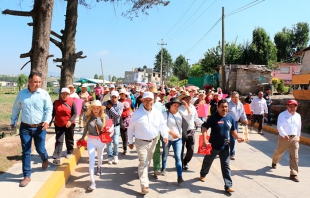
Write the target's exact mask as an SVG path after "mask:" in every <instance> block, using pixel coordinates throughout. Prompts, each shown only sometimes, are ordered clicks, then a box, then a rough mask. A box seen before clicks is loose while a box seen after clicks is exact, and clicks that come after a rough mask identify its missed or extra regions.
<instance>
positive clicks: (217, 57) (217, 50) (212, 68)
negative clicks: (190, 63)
mask: <svg viewBox="0 0 310 198" xmlns="http://www.w3.org/2000/svg"><path fill="white" fill-rule="evenodd" d="M221 56H222V52H221V46H220V43H219V44H218V45H217V46H216V47H213V48H211V49H208V51H207V52H206V53H205V54H204V58H203V59H202V60H201V67H202V68H203V70H204V72H205V73H207V74H213V73H215V72H216V71H217V67H218V65H220V64H221Z"/></svg>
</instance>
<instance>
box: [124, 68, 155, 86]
mask: <svg viewBox="0 0 310 198" xmlns="http://www.w3.org/2000/svg"><path fill="white" fill-rule="evenodd" d="M160 79H161V78H160V73H159V72H157V71H155V70H154V69H152V68H147V66H143V68H140V67H139V68H134V69H132V71H125V78H124V81H123V83H124V84H135V83H137V82H144V83H156V84H160Z"/></svg>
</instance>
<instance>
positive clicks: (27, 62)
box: [20, 60, 31, 70]
mask: <svg viewBox="0 0 310 198" xmlns="http://www.w3.org/2000/svg"><path fill="white" fill-rule="evenodd" d="M30 62H31V60H29V61H28V62H27V63H25V64H24V65H23V66H22V68H20V70H22V69H24V67H25V66H26V65H27V64H28V63H30Z"/></svg>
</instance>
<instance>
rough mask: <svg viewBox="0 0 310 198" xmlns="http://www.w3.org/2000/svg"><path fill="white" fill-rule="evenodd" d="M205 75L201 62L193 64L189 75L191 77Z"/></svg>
mask: <svg viewBox="0 0 310 198" xmlns="http://www.w3.org/2000/svg"><path fill="white" fill-rule="evenodd" d="M204 75H205V72H204V70H203V68H202V66H201V65H199V64H196V65H193V66H192V67H191V68H190V69H189V76H190V77H203V76H204Z"/></svg>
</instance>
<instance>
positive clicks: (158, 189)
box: [59, 126, 310, 198]
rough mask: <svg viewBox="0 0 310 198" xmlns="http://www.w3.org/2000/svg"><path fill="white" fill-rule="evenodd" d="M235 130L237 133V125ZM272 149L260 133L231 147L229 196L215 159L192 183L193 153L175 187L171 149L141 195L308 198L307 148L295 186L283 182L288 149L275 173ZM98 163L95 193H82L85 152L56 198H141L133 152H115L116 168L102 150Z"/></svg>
mask: <svg viewBox="0 0 310 198" xmlns="http://www.w3.org/2000/svg"><path fill="white" fill-rule="evenodd" d="M239 127H240V126H239ZM274 127H275V126H274ZM239 130H240V135H242V133H241V131H242V130H241V127H240V129H239ZM199 135H200V132H197V133H196V149H195V153H197V145H198V144H197V142H198V136H199ZM120 141H121V140H120ZM276 146H277V135H274V134H270V133H265V135H263V136H262V135H259V134H257V131H252V132H250V142H249V143H236V160H231V161H230V168H231V172H232V180H233V188H234V189H235V191H236V192H234V193H231V194H229V193H226V192H225V191H224V181H223V178H222V174H221V168H220V162H219V158H216V159H215V160H214V162H213V164H212V167H211V170H210V173H209V174H208V175H207V176H206V182H201V181H199V180H198V178H199V172H200V168H201V165H202V161H203V156H202V155H198V154H194V157H193V159H192V161H191V162H190V163H189V170H187V171H184V172H183V178H184V180H185V182H184V183H182V184H181V185H178V184H177V173H176V169H175V165H174V158H173V151H172V148H171V149H170V154H169V158H168V163H167V175H166V176H158V177H155V176H153V175H152V173H153V171H152V170H153V168H152V166H151V167H150V169H149V179H150V192H149V193H148V194H147V195H145V197H173V198H174V197H206V196H210V197H247V198H248V197H264V198H265V197H266V198H267V197H281V198H283V197H309V192H308V191H307V187H308V186H310V180H309V178H310V147H308V146H305V145H300V149H299V175H298V177H299V179H300V182H298V183H297V182H293V181H292V180H290V179H289V174H290V169H289V154H288V151H287V152H286V153H285V154H284V155H283V157H282V159H281V161H280V163H279V164H278V166H277V169H271V158H272V155H273V152H274V149H275V148H276ZM119 151H120V152H122V148H119ZM104 159H105V160H104V164H103V165H102V167H103V175H102V176H100V177H99V176H95V179H96V184H97V189H96V190H94V191H88V190H87V188H88V186H89V173H88V154H87V151H85V152H84V153H83V154H82V157H81V159H80V161H79V163H78V165H77V166H76V167H75V169H74V171H73V173H72V174H71V177H70V178H69V180H68V182H67V184H66V186H65V187H64V188H63V190H62V191H61V193H60V194H59V197H61V198H64V197H70V198H77V197H79V198H80V197H81V198H83V197H103V196H109V197H118V198H121V197H143V195H141V194H140V191H141V189H140V183H139V179H138V174H137V166H138V158H137V153H136V151H135V148H134V149H133V150H131V151H130V152H129V153H128V154H127V155H122V154H121V153H120V155H119V163H118V164H117V165H108V164H107V155H106V152H104Z"/></svg>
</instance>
